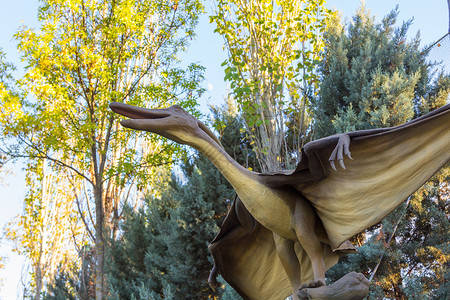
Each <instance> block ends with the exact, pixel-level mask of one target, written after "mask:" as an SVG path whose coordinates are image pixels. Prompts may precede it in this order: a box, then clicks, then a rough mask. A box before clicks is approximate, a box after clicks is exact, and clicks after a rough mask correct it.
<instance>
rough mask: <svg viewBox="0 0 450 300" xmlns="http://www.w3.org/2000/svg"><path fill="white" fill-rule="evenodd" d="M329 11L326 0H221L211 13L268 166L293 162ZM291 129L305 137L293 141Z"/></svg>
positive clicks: (235, 90)
mask: <svg viewBox="0 0 450 300" xmlns="http://www.w3.org/2000/svg"><path fill="white" fill-rule="evenodd" d="M330 14H331V12H330V11H328V10H327V9H325V7H324V1H323V0H321V1H305V0H295V1H277V2H270V1H259V0H249V1H247V0H229V1H228V0H220V1H219V2H218V5H217V9H216V12H215V14H214V15H213V16H211V18H210V21H211V22H213V23H215V24H216V26H217V29H216V30H215V31H216V32H218V33H219V34H220V35H222V36H223V37H224V39H225V48H226V49H227V50H228V53H229V57H228V59H227V60H226V61H225V62H224V63H223V64H222V65H223V66H226V68H225V80H226V81H229V82H230V87H231V93H232V95H233V97H234V99H235V100H236V101H237V103H238V104H239V108H240V109H241V111H242V114H243V117H244V120H245V124H246V129H247V132H248V134H249V138H250V140H251V141H252V147H253V149H254V150H255V152H256V154H257V155H258V160H259V162H260V164H261V168H262V170H263V171H276V170H280V169H281V168H289V167H291V168H292V167H294V166H292V165H291V159H292V157H293V156H294V157H295V156H296V155H298V152H297V151H299V149H300V147H299V146H301V145H302V142H303V141H302V136H303V135H304V134H305V132H306V127H305V126H303V123H305V122H304V120H305V119H307V116H306V115H305V110H306V104H307V100H308V99H306V98H307V97H309V96H311V95H313V94H314V92H315V87H316V82H317V80H316V79H317V78H316V76H315V73H314V70H315V68H316V66H317V63H318V62H319V61H320V51H321V50H322V48H323V40H322V37H321V36H322V35H321V33H322V32H323V30H324V29H325V27H326V24H327V21H328V18H329V15H330ZM287 120H289V121H287ZM306 123H308V122H306ZM289 128H291V129H296V130H297V131H296V132H295V134H294V135H293V136H296V137H297V136H300V138H299V139H297V138H296V139H290V142H291V143H292V144H289V145H288V144H287V143H286V135H287V130H288V129H289Z"/></svg>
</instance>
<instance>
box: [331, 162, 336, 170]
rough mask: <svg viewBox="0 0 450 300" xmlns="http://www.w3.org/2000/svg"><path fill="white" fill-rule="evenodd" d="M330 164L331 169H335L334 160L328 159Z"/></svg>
mask: <svg viewBox="0 0 450 300" xmlns="http://www.w3.org/2000/svg"><path fill="white" fill-rule="evenodd" d="M330 165H331V167H332V168H333V170H335V171H337V170H336V166H335V165H334V160H330Z"/></svg>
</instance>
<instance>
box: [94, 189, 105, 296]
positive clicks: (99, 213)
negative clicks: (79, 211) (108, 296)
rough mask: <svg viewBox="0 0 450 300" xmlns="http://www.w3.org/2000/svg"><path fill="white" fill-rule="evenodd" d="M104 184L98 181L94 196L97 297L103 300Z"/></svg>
mask: <svg viewBox="0 0 450 300" xmlns="http://www.w3.org/2000/svg"><path fill="white" fill-rule="evenodd" d="M102 194H103V193H102V185H101V182H100V183H97V184H96V186H95V187H94V198H95V217H96V220H95V223H96V224H95V227H96V230H95V258H96V259H95V261H96V265H95V275H96V276H95V299H96V300H102V299H103V295H104V293H105V286H104V268H103V266H104V257H105V239H104V229H105V224H104V223H105V222H104V219H105V216H104V207H103V197H102V196H103V195H102Z"/></svg>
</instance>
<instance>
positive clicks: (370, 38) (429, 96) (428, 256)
mask: <svg viewBox="0 0 450 300" xmlns="http://www.w3.org/2000/svg"><path fill="white" fill-rule="evenodd" d="M397 15H398V9H395V10H393V11H392V12H391V13H390V14H388V15H387V16H386V17H385V18H384V19H383V20H382V22H381V23H376V22H375V19H374V18H373V17H371V16H370V14H369V13H368V11H367V10H366V9H365V7H364V5H363V6H362V7H361V8H360V9H359V10H358V11H357V12H356V15H355V16H354V17H353V21H352V22H351V23H350V24H347V25H346V26H342V25H341V23H340V20H339V19H336V20H334V23H333V25H332V26H331V27H330V28H329V30H328V32H327V34H326V40H327V43H326V45H327V46H326V49H325V58H324V60H323V62H322V65H321V70H320V71H321V74H320V76H321V84H320V95H319V98H318V99H317V100H316V101H315V103H314V110H315V116H316V118H315V128H314V130H315V133H316V135H317V137H323V136H326V135H331V134H335V133H339V132H346V131H354V130H360V129H370V128H377V127H389V126H395V125H400V124H402V123H404V122H406V121H409V120H410V119H412V118H413V117H417V116H420V115H422V114H424V113H426V112H428V111H431V110H433V109H435V108H437V107H440V106H442V105H444V104H445V103H446V102H447V99H448V97H449V94H450V89H449V84H450V77H449V76H447V75H445V74H443V73H442V74H433V73H431V71H430V70H431V68H430V66H431V64H430V63H427V62H426V54H427V53H426V51H421V50H419V46H420V40H419V36H418V35H417V36H416V38H414V39H413V40H412V41H407V38H406V34H407V30H408V28H409V26H410V25H411V21H408V22H404V23H403V24H402V25H401V26H396V25H395V23H396V19H397ZM350 147H351V146H350ZM350 150H351V149H350ZM448 180H449V169H448V168H444V170H443V171H441V173H440V174H438V175H436V176H435V177H434V178H433V179H432V180H430V181H429V182H428V183H427V184H426V185H425V186H424V187H423V188H422V189H421V190H420V191H418V192H416V193H415V194H414V195H413V196H411V198H410V200H409V202H408V203H409V204H408V205H406V204H404V205H401V206H400V207H399V208H397V210H395V211H394V212H393V213H391V214H390V215H389V216H387V217H386V218H385V220H383V221H382V223H381V224H378V225H375V226H373V227H372V228H371V229H369V230H368V231H367V232H366V233H364V234H360V235H358V236H357V237H356V238H355V239H354V242H355V243H356V244H358V245H359V246H360V247H359V249H358V250H359V252H360V253H359V254H358V255H351V256H347V257H344V258H343V259H341V261H340V262H339V263H338V264H337V265H336V266H335V267H333V268H332V269H330V270H329V271H328V273H327V277H328V278H329V279H331V280H332V281H334V280H336V279H338V278H340V277H341V276H343V275H344V274H345V273H348V272H350V271H359V272H362V273H364V274H365V275H366V276H367V277H369V276H370V275H371V274H372V273H373V272H374V269H375V268H376V266H377V264H378V263H379V262H380V261H381V263H380V265H379V267H378V270H377V271H376V275H375V276H374V278H373V282H372V285H371V293H370V295H369V298H370V299H380V298H383V297H388V298H391V299H393V298H395V299H406V298H411V299H430V298H435V299H442V298H441V297H443V298H445V297H448V290H449V284H448V277H449V270H448V263H447V262H448V261H449V258H450V253H449V248H448V245H449V233H450V223H449V220H448V216H449V211H448V205H447V204H448V201H449V192H448V191H449V188H448V187H449V184H448ZM394 232H395V236H394V238H392V239H391V236H393V234H394ZM364 242H366V243H365V244H364V245H362V244H363V243H364Z"/></svg>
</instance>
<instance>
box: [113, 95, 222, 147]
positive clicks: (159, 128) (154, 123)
mask: <svg viewBox="0 0 450 300" xmlns="http://www.w3.org/2000/svg"><path fill="white" fill-rule="evenodd" d="M109 107H110V108H111V109H112V110H113V111H114V112H116V113H118V114H120V115H122V116H125V117H128V118H130V119H126V120H122V121H121V122H120V124H122V126H124V127H127V128H131V129H136V130H143V131H149V132H153V133H156V134H159V135H161V136H164V137H166V138H168V139H170V140H172V141H174V142H177V143H180V144H189V141H192V139H193V138H194V139H196V138H197V139H198V138H203V139H205V138H207V136H208V137H210V138H211V139H213V141H214V142H216V143H217V144H218V145H219V146H221V144H220V142H219V140H218V139H217V138H216V136H215V135H214V134H213V133H212V132H211V131H210V130H209V129H208V128H207V127H206V126H205V125H204V124H203V123H202V122H200V121H199V120H197V119H196V118H195V117H193V116H192V115H191V114H189V113H188V112H187V111H185V110H184V109H183V108H182V107H181V106H179V105H173V106H171V107H169V108H162V109H148V108H142V107H136V106H132V105H128V104H125V103H120V102H112V103H111V104H110V105H109Z"/></svg>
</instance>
